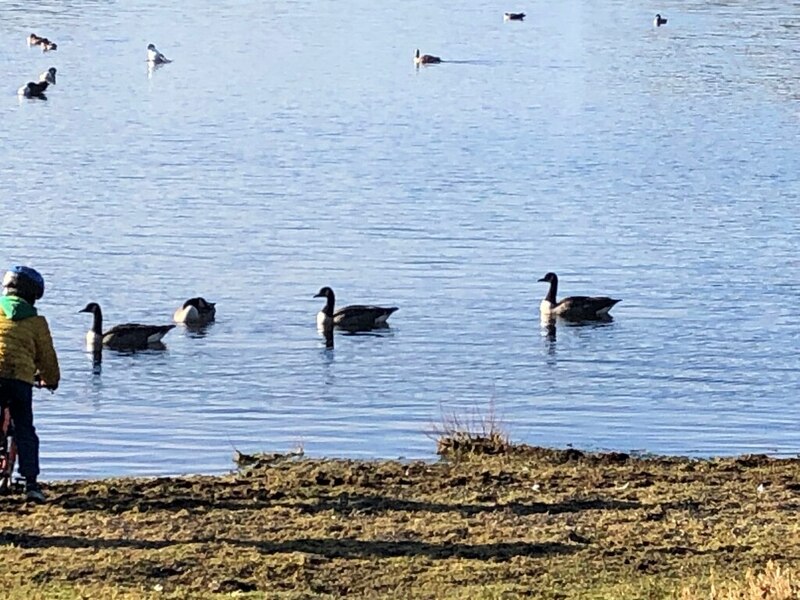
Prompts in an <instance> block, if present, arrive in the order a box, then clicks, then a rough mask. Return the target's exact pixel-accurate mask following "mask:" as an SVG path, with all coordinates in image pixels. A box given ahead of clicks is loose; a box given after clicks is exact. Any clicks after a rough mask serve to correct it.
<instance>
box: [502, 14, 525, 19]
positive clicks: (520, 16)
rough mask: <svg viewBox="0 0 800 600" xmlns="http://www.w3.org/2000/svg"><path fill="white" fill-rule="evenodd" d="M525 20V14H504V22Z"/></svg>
mask: <svg viewBox="0 0 800 600" xmlns="http://www.w3.org/2000/svg"><path fill="white" fill-rule="evenodd" d="M524 19H525V13H509V12H507V13H503V20H504V21H522V20H524Z"/></svg>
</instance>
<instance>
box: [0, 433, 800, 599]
mask: <svg viewBox="0 0 800 600" xmlns="http://www.w3.org/2000/svg"><path fill="white" fill-rule="evenodd" d="M244 462H247V461H244ZM799 466H800V463H798V461H797V460H774V459H769V458H767V457H763V456H746V457H740V458H736V459H719V460H709V461H697V460H689V459H683V458H668V457H656V458H631V457H629V456H627V455H624V454H584V453H581V452H578V451H576V450H565V451H556V450H546V449H541V448H532V447H528V446H514V447H511V448H510V449H508V450H507V451H505V452H504V453H503V454H501V455H496V456H473V457H467V458H463V459H461V460H454V461H442V462H437V463H434V464H431V463H424V462H411V463H402V462H396V461H374V462H373V461H352V460H310V459H289V458H286V457H282V456H272V457H265V458H263V459H260V460H254V461H250V462H249V464H247V465H245V466H243V467H242V468H241V470H239V471H238V472H236V473H233V474H231V475H227V476H222V477H181V478H159V479H113V480H112V479H109V480H104V481H100V482H75V483H58V484H53V485H51V486H49V487H48V488H47V492H48V493H49V495H50V498H51V501H50V502H49V503H48V504H46V505H43V506H36V505H32V504H28V503H25V502H24V500H23V499H22V497H21V496H19V495H17V496H10V497H4V498H0V519H2V520H0V524H2V529H1V530H0V531H2V534H1V535H0V542H1V543H2V548H3V554H4V557H3V558H4V559H3V569H2V575H0V581H2V582H3V584H4V586H5V589H6V590H7V591H9V590H10V592H9V594H8V596H9V597H11V598H16V597H19V598H31V597H36V596H37V595H38V596H43V597H63V598H72V597H93V598H126V597H131V598H141V597H149V596H152V597H159V598H165V597H179V598H183V597H185V598H200V597H217V596H218V595H219V596H220V597H222V596H225V597H230V595H231V593H233V594H234V595H238V596H240V597H254V598H262V597H263V598H287V599H288V598H292V599H294V598H298V599H299V598H312V597H330V598H338V597H342V596H356V597H357V596H366V597H386V598H415V597H419V598H453V599H455V598H459V599H461V598H516V597H530V598H588V597H592V598H638V597H642V598H661V597H664V598H667V597H674V595H675V594H676V593H677V592H678V590H680V588H681V586H684V585H687V584H693V585H694V584H697V585H700V586H701V587H702V585H704V582H706V581H707V578H708V576H709V574H710V573H711V572H712V570H713V571H714V572H715V574H716V575H715V576H716V577H723V578H724V577H741V575H742V574H743V573H744V571H745V570H746V569H747V568H748V567H755V568H758V569H760V568H763V567H764V565H765V564H766V562H767V561H768V560H770V559H772V560H775V561H776V562H778V563H779V564H781V565H786V566H788V567H792V566H793V567H797V565H798V561H800V534H799V533H798V528H799V527H800V519H798V508H800V481H798V473H800V469H799V468H798V467H799ZM759 486H761V487H759ZM693 582H694V583H693ZM698 582H699V583H698Z"/></svg>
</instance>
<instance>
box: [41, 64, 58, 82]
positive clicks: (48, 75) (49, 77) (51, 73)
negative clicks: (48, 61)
mask: <svg viewBox="0 0 800 600" xmlns="http://www.w3.org/2000/svg"><path fill="white" fill-rule="evenodd" d="M39 81H46V82H47V83H49V84H51V85H55V84H56V68H55V67H50V68H49V69H47V71H45V72H44V73H42V74H41V75H39Z"/></svg>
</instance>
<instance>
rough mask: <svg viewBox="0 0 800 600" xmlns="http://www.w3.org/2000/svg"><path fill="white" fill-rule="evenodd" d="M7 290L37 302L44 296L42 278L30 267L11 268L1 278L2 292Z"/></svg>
mask: <svg viewBox="0 0 800 600" xmlns="http://www.w3.org/2000/svg"><path fill="white" fill-rule="evenodd" d="M9 289H10V290H13V291H16V292H17V293H19V294H20V295H21V296H30V297H31V298H32V299H33V300H39V299H40V298H41V297H42V296H44V277H42V275H41V273H39V271H37V270H36V269H32V268H31V267H21V266H18V267H11V268H10V269H9V270H8V271H6V274H5V275H4V276H3V290H4V291H6V292H7V290H9Z"/></svg>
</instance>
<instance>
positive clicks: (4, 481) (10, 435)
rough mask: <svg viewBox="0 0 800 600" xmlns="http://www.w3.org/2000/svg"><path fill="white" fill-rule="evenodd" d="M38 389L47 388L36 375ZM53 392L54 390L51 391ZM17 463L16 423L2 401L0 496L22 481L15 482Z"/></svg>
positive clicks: (0, 411) (0, 423)
mask: <svg viewBox="0 0 800 600" xmlns="http://www.w3.org/2000/svg"><path fill="white" fill-rule="evenodd" d="M33 387H34V388H36V389H42V388H44V387H46V386H45V385H44V382H43V381H42V380H41V379H39V374H38V373H37V374H36V381H35V382H34V384H33ZM51 392H52V390H51ZM16 463H17V444H16V442H15V441H14V421H13V420H12V419H11V409H10V408H9V407H8V405H7V404H5V403H3V402H2V401H0V495H6V494H10V493H11V492H12V491H13V489H14V487H18V486H19V484H20V483H21V481H22V479H21V478H17V481H14V466H15V465H16Z"/></svg>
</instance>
